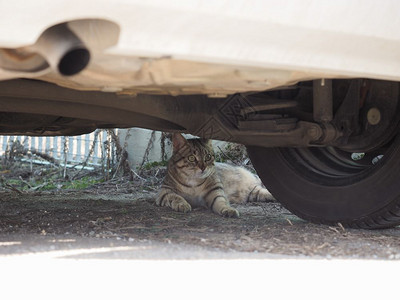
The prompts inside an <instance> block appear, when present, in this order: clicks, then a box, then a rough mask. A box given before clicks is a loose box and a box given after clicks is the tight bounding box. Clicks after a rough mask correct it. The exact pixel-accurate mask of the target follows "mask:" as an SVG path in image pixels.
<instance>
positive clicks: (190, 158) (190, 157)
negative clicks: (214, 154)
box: [188, 155, 196, 162]
mask: <svg viewBox="0 0 400 300" xmlns="http://www.w3.org/2000/svg"><path fill="white" fill-rule="evenodd" d="M195 160H196V156H194V155H189V156H188V161H190V162H194V161H195Z"/></svg>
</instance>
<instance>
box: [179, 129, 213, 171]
mask: <svg viewBox="0 0 400 300" xmlns="http://www.w3.org/2000/svg"><path fill="white" fill-rule="evenodd" d="M172 145H173V155H172V158H171V159H172V163H173V165H174V167H175V168H177V169H178V170H181V171H183V172H184V173H185V174H186V175H188V176H193V177H205V176H208V175H209V174H210V172H211V171H212V170H213V169H214V150H213V148H212V143H211V140H206V139H185V138H184V137H183V136H182V135H181V134H179V133H174V134H173V135H172Z"/></svg>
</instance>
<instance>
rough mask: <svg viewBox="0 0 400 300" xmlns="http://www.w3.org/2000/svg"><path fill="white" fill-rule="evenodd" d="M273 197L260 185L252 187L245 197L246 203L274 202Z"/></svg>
mask: <svg viewBox="0 0 400 300" xmlns="http://www.w3.org/2000/svg"><path fill="white" fill-rule="evenodd" d="M275 201H276V200H275V198H274V196H272V194H271V193H270V192H269V191H268V190H267V189H266V188H264V187H262V186H260V185H256V186H254V187H253V188H252V189H251V190H250V193H249V195H248V197H247V202H275Z"/></svg>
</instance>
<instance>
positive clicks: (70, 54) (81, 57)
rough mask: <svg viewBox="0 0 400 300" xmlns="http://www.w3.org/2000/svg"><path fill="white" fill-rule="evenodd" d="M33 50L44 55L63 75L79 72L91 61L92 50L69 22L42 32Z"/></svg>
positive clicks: (51, 65)
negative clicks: (69, 26) (72, 28)
mask: <svg viewBox="0 0 400 300" xmlns="http://www.w3.org/2000/svg"><path fill="white" fill-rule="evenodd" d="M32 50H34V51H36V52H38V53H39V54H40V55H42V56H43V57H44V58H45V59H46V61H47V63H48V64H49V65H50V67H52V68H53V69H55V70H57V71H58V72H59V73H60V74H61V75H64V76H71V75H75V74H78V73H79V72H81V71H82V70H83V69H85V68H86V66H87V65H88V64H89V61H90V52H89V50H88V49H87V48H86V46H85V45H84V43H83V42H82V41H81V40H80V39H79V38H78V37H77V36H76V35H75V33H73V32H72V31H71V30H70V29H69V28H68V25H67V24H59V25H56V26H53V27H50V28H49V29H47V30H46V31H44V32H43V33H42V35H41V36H40V37H39V39H38V40H37V42H36V43H35V45H33V46H32Z"/></svg>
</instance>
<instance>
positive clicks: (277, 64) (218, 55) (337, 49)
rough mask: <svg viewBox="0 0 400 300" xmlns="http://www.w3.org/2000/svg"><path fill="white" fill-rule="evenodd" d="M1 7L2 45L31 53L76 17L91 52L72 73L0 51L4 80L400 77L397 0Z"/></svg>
mask: <svg viewBox="0 0 400 300" xmlns="http://www.w3.org/2000/svg"><path fill="white" fill-rule="evenodd" d="M0 12H1V18H0V48H3V49H25V50H26V49H27V51H28V52H29V51H32V53H34V50H35V43H36V41H37V40H38V38H39V36H40V35H41V34H42V33H43V32H44V31H45V30H46V29H47V28H49V27H51V26H53V25H56V24H59V23H64V22H71V21H73V22H71V23H69V25H70V26H69V27H70V29H71V30H72V31H73V32H75V33H76V34H77V35H78V36H79V37H80V38H81V39H82V41H83V42H84V43H85V44H86V45H87V46H88V49H89V50H90V52H91V61H90V64H89V66H88V67H87V68H86V69H84V70H83V71H82V72H81V73H79V74H77V75H75V76H70V77H65V76H61V75H59V74H58V73H57V72H56V70H54V68H51V67H47V68H44V69H40V70H37V69H32V70H29V69H26V68H22V69H12V68H11V69H10V68H7V67H6V63H5V61H6V60H7V59H10V58H9V57H8V58H7V57H6V55H4V52H0V54H3V55H0V80H7V79H13V78H35V79H40V80H44V81H48V82H53V83H56V84H58V85H61V86H64V87H69V88H73V89H78V90H93V91H105V92H118V93H126V94H136V93H158V94H171V95H178V94H207V95H210V96H216V97H218V96H225V95H227V94H232V93H236V92H246V91H263V90H268V89H273V88H276V87H281V86H287V85H291V84H293V83H295V82H298V81H304V80H309V79H314V78H340V77H353V78H357V77H364V78H375V79H386V80H394V81H398V80H400V31H399V30H398V29H399V27H400V26H399V25H400V18H399V15H400V2H399V1H395V0H393V1H389V0H386V1H365V0H350V1H349V0H335V1H327V0H302V1H295V0H291V1H290V0H288V1H282V0H279V1H278V0H267V1H265V0H264V1H256V0H246V1H243V0H236V1H226V0H214V1H204V0H186V1H166V0H147V1H143V0H141V1H139V0H114V1H109V0H108V1H107V0H79V1H78V0H68V1H66V0H52V1H49V0H35V1H22V0H13V1H2V2H1V3H0ZM101 20H106V21H110V22H111V23H107V22H106V23H103V22H102V21H101ZM105 24H108V25H105ZM25 50H24V51H25Z"/></svg>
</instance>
